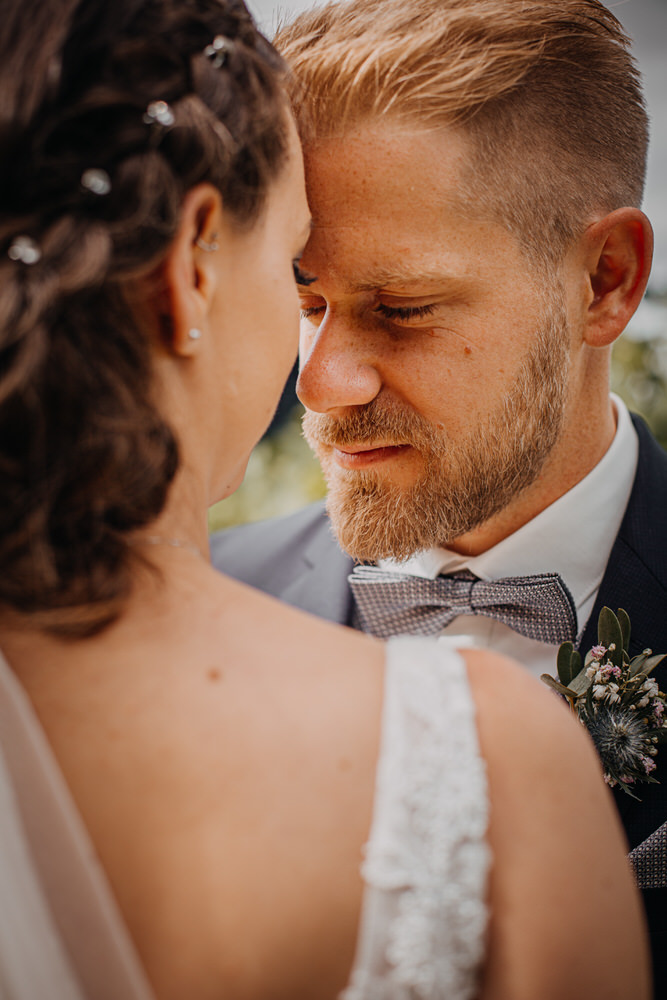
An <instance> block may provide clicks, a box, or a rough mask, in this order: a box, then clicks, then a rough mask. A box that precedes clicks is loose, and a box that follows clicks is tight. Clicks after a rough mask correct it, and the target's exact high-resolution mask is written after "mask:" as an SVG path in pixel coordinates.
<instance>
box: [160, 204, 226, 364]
mask: <svg viewBox="0 0 667 1000" xmlns="http://www.w3.org/2000/svg"><path fill="white" fill-rule="evenodd" d="M221 228H222V198H221V196H220V192H219V191H218V190H217V188H215V187H213V186H212V185H211V184H199V185H197V187H195V188H192V189H191V190H190V191H188V193H187V195H186V196H185V199H184V201H183V205H182V208H181V219H180V223H179V227H178V232H177V233H176V236H175V238H174V240H173V241H172V244H171V247H170V248H169V252H168V254H167V256H166V258H165V260H164V262H163V264H162V268H161V273H162V282H161V283H162V288H163V296H162V304H161V306H162V308H161V311H162V313H163V316H162V322H161V333H162V340H163V343H164V346H165V347H166V348H167V350H170V351H171V352H172V353H173V354H176V355H179V356H182V357H186V356H190V355H192V354H194V353H195V352H196V351H197V349H198V341H199V339H200V337H201V334H202V333H203V332H204V331H205V330H206V327H207V322H208V313H209V306H210V303H211V301H212V298H213V295H214V293H215V289H216V285H217V280H218V272H217V269H216V266H215V259H214V258H215V251H216V249H217V248H218V243H217V241H218V239H219V238H220V232H221Z"/></svg>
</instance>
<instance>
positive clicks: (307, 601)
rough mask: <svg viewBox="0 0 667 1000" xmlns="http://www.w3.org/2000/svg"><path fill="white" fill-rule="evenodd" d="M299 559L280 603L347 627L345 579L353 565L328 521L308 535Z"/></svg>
mask: <svg viewBox="0 0 667 1000" xmlns="http://www.w3.org/2000/svg"><path fill="white" fill-rule="evenodd" d="M301 555H302V570H301V572H300V573H298V574H297V575H296V576H295V577H294V579H293V580H292V581H291V583H290V584H289V585H288V586H287V587H286V588H285V590H284V591H283V593H282V594H281V597H282V599H283V600H284V601H287V602H288V603H289V604H293V605H295V606H296V607H298V608H301V609H302V610H303V611H308V612H310V613H311V614H313V615H318V616H319V617H320V618H326V619H327V620H328V621H332V622H336V623H337V624H339V625H349V624H350V620H351V614H352V593H351V591H350V587H349V584H348V582H347V578H348V575H349V574H350V573H351V572H352V566H353V565H354V563H353V560H352V559H351V558H350V557H349V556H348V555H346V553H345V552H343V551H342V550H341V549H340V548H339V546H338V543H337V542H336V539H335V538H334V535H333V532H332V530H331V525H330V523H329V519H328V518H322V525H321V528H320V529H318V531H317V532H315V533H313V534H312V535H311V537H310V539H309V541H308V544H307V545H306V546H304V549H303V552H302V553H301Z"/></svg>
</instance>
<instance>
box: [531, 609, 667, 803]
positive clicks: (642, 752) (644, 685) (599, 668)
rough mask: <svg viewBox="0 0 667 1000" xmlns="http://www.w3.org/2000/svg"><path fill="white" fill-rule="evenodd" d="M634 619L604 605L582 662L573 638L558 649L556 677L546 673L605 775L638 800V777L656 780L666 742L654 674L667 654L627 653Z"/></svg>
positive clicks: (666, 716) (666, 714)
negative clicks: (593, 639)
mask: <svg viewBox="0 0 667 1000" xmlns="http://www.w3.org/2000/svg"><path fill="white" fill-rule="evenodd" d="M629 643H630V619H629V617H628V615H627V613H626V612H625V611H623V610H622V609H621V608H619V610H618V615H615V614H614V612H613V611H612V610H611V608H603V609H602V611H601V612H600V618H599V620H598V644H597V646H593V648H592V649H591V650H589V652H588V653H586V657H585V659H584V661H583V663H582V659H581V654H580V653H578V652H577V651H576V649H575V648H574V646H573V645H572V643H571V642H564V643H563V645H562V646H561V647H560V649H559V650H558V658H557V664H556V665H557V670H558V679H556V678H555V677H550V676H549V674H542V678H541V679H542V680H543V681H544V683H545V684H548V686H549V687H550V688H553V690H554V691H557V692H558V693H559V694H561V695H563V696H564V697H565V698H567V700H568V701H569V703H570V707H571V708H572V711H573V712H574V713H575V715H576V716H577V717H578V718H579V720H580V721H581V722H582V723H583V725H584V726H585V727H586V729H587V730H588V732H589V733H590V735H591V738H592V740H593V743H594V744H595V747H596V749H597V752H598V754H599V756H600V759H601V761H602V767H603V769H604V778H605V781H606V782H607V784H608V785H610V786H611V787H612V788H615V787H616V786H618V787H619V788H622V789H623V791H624V792H627V794H628V795H631V796H632V797H633V798H634V799H636V798H637V796H636V795H635V794H634V792H633V790H632V789H633V787H634V786H635V785H636V784H637V783H638V782H640V781H648V782H651V783H653V784H657V782H656V779H655V778H653V777H651V772H652V771H654V770H655V760H654V758H655V756H656V755H657V753H658V745H659V744H660V743H663V742H666V741H667V711H666V709H667V704H666V698H665V695H664V693H663V692H662V691H660V690H659V688H658V683H657V681H656V680H655V679H654V678H653V677H651V676H650V674H651V672H652V671H653V670H654V669H655V668H656V667H657V665H658V664H659V663H660V662H661V661H662V660H663V659H664V658H665V656H666V655H667V654H665V653H663V654H661V655H656V656H654V655H653V653H652V650H650V649H645V650H644V652H643V653H641V654H640V655H639V656H635V657H634V658H633V659H632V660H631V659H630V656H629V654H628V647H629Z"/></svg>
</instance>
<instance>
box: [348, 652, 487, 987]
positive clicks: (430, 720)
mask: <svg viewBox="0 0 667 1000" xmlns="http://www.w3.org/2000/svg"><path fill="white" fill-rule="evenodd" d="M487 825H488V795H487V783H486V769H485V764H484V761H483V759H482V757H481V755H480V749H479V740H478V736H477V730H476V726H475V706H474V703H473V700H472V695H471V692H470V687H469V685H468V678H467V674H466V669H465V664H464V662H463V659H462V658H461V656H460V655H459V653H457V652H456V651H455V649H454V647H453V642H452V640H449V641H448V640H444V641H443V640H442V639H441V640H438V641H433V640H430V639H422V638H415V637H400V638H397V639H393V640H391V641H390V642H389V644H388V647H387V658H386V680H385V698H384V709H383V720H382V738H381V746H380V758H379V762H378V769H377V776H376V788H375V802H374V811H373V822H372V826H371V833H370V838H369V841H368V844H367V845H366V848H365V860H364V862H363V865H362V875H363V878H364V881H365V883H366V887H365V892H364V902H363V909H362V920H361V927H360V933H359V938H358V942H357V955H356V959H355V965H354V969H353V972H352V976H351V979H350V984H349V986H348V988H347V989H346V990H345V991H344V993H343V994H342V995H341V1000H470V998H472V997H474V996H475V995H476V993H477V990H478V986H479V973H480V969H481V965H482V961H483V957H484V937H485V931H486V923H487V907H486V902H485V898H486V889H487V879H488V870H489V864H490V852H489V849H488V846H487V843H486V839H485V838H486V830H487Z"/></svg>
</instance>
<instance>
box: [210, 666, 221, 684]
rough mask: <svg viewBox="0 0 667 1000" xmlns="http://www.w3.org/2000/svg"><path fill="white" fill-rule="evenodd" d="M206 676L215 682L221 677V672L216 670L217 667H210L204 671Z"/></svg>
mask: <svg viewBox="0 0 667 1000" xmlns="http://www.w3.org/2000/svg"><path fill="white" fill-rule="evenodd" d="M206 676H207V677H208V679H209V680H210V681H213V682H215V681H219V680H220V679H221V677H222V673H221V671H220V670H218V668H217V667H211V668H210V669H209V670H207V671H206Z"/></svg>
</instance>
